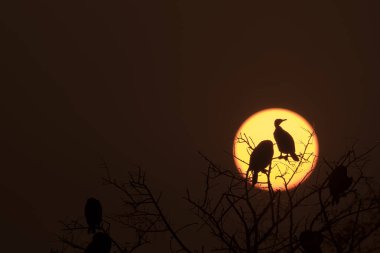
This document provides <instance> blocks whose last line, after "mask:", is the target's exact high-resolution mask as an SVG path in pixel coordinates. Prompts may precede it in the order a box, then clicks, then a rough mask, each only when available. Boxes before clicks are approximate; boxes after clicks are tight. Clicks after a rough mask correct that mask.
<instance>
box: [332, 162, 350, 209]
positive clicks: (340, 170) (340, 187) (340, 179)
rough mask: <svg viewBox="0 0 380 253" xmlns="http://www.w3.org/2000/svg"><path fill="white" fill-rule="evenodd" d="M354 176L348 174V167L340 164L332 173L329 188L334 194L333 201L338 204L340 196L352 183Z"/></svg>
mask: <svg viewBox="0 0 380 253" xmlns="http://www.w3.org/2000/svg"><path fill="white" fill-rule="evenodd" d="M352 180H353V179H352V177H348V176H347V167H346V166H343V165H339V166H338V167H336V168H335V169H334V170H333V171H332V172H331V174H330V177H329V188H330V194H331V196H332V203H333V204H338V203H339V198H340V197H341V196H342V195H343V194H344V192H345V191H346V190H348V188H350V185H351V184H352Z"/></svg>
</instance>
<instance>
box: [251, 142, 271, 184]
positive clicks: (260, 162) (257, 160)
mask: <svg viewBox="0 0 380 253" xmlns="http://www.w3.org/2000/svg"><path fill="white" fill-rule="evenodd" d="M272 158H273V142H272V141H270V140H265V141H262V142H260V143H259V144H258V145H257V146H256V148H255V149H254V150H253V151H252V153H251V158H250V160H249V167H248V170H247V178H248V173H249V172H250V171H251V172H252V173H253V176H252V184H253V185H255V184H256V183H257V178H258V173H259V172H264V171H265V168H266V167H268V166H269V165H270V163H271V161H272Z"/></svg>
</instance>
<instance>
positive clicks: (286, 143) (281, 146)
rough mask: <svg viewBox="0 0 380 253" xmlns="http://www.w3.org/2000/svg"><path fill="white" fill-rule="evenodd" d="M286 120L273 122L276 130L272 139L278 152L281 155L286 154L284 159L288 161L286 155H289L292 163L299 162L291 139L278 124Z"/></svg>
mask: <svg viewBox="0 0 380 253" xmlns="http://www.w3.org/2000/svg"><path fill="white" fill-rule="evenodd" d="M285 120H286V119H276V120H275V121H274V126H275V127H276V130H274V133H273V135H274V139H275V140H276V143H277V147H278V150H279V151H280V152H281V157H282V153H284V154H286V156H285V159H286V160H287V159H288V155H290V156H291V157H292V158H293V160H294V161H299V159H298V156H297V155H296V148H295V145H294V140H293V137H292V136H291V135H290V134H289V133H288V132H286V131H285V130H284V129H282V127H281V126H280V124H281V123H282V122H283V121H285Z"/></svg>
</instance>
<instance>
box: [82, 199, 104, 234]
mask: <svg viewBox="0 0 380 253" xmlns="http://www.w3.org/2000/svg"><path fill="white" fill-rule="evenodd" d="M84 214H85V216H86V221H87V225H88V233H95V232H96V229H97V228H99V227H100V223H102V205H101V204H100V201H99V200H97V199H95V198H89V199H87V202H86V206H85V208H84Z"/></svg>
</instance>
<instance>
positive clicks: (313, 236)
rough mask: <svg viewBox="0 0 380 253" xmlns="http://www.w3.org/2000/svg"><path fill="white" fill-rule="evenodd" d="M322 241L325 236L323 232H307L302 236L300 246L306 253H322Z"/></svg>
mask: <svg viewBox="0 0 380 253" xmlns="http://www.w3.org/2000/svg"><path fill="white" fill-rule="evenodd" d="M322 241H323V236H322V234H321V232H316V231H311V230H305V231H303V232H302V233H301V235H300V244H301V246H302V248H303V249H304V251H305V253H322V250H321V244H322Z"/></svg>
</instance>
